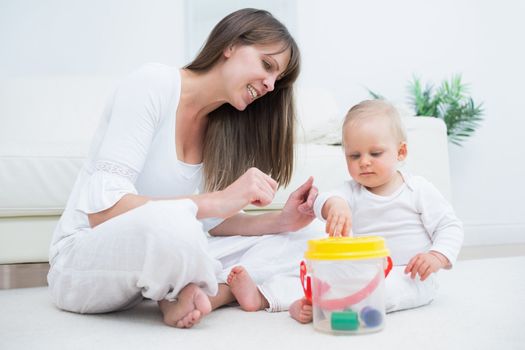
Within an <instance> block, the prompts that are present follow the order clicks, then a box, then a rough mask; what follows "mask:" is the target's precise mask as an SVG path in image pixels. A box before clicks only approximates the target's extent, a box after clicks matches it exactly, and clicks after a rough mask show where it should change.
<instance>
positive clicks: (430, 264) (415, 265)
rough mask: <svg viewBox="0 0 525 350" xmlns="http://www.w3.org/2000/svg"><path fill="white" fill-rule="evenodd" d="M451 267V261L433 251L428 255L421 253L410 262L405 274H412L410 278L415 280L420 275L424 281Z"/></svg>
mask: <svg viewBox="0 0 525 350" xmlns="http://www.w3.org/2000/svg"><path fill="white" fill-rule="evenodd" d="M449 265H450V261H449V260H448V259H447V257H446V256H444V255H443V254H441V253H439V252H436V251H435V250H431V251H429V252H428V253H419V254H417V255H416V256H414V257H413V258H412V259H410V261H409V262H408V265H407V266H406V268H405V273H410V278H412V279H414V278H415V277H416V275H419V278H420V280H421V281H424V280H426V279H427V278H428V276H430V274H432V273H434V272H437V271H439V270H440V269H442V268H444V267H447V266H449Z"/></svg>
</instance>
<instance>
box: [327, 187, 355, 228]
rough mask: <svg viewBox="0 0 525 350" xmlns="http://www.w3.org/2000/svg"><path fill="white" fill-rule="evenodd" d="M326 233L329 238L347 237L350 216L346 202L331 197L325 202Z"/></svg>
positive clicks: (350, 226) (350, 223) (350, 221)
mask: <svg viewBox="0 0 525 350" xmlns="http://www.w3.org/2000/svg"><path fill="white" fill-rule="evenodd" d="M325 207H326V208H327V209H328V210H327V215H326V233H328V235H329V236H330V237H337V236H345V237H346V236H348V235H350V229H351V228H352V214H351V212H350V208H349V207H348V204H347V203H346V201H345V200H344V199H342V198H339V197H332V198H330V199H329V200H327V201H326V203H325Z"/></svg>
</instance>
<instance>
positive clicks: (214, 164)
mask: <svg viewBox="0 0 525 350" xmlns="http://www.w3.org/2000/svg"><path fill="white" fill-rule="evenodd" d="M273 43H282V44H283V47H282V51H285V50H288V49H290V53H291V55H290V62H289V63H288V66H287V67H286V70H285V71H284V72H283V74H282V77H281V79H279V80H277V81H276V82H275V86H274V91H271V92H269V93H267V94H266V95H265V96H263V97H261V98H259V99H257V100H255V101H254V102H252V103H251V104H250V105H249V106H248V107H247V108H246V109H245V110H244V111H238V110H237V109H235V108H234V107H233V106H231V105H230V104H224V105H222V106H221V107H219V108H217V109H216V110H214V111H213V112H211V113H210V114H209V115H208V125H207V128H206V133H205V137H204V145H203V146H204V148H203V169H204V184H205V190H206V191H215V190H221V189H223V188H225V187H227V186H228V185H230V184H231V183H232V182H234V181H235V180H236V179H237V178H238V177H239V176H241V175H242V174H243V173H244V172H245V171H246V170H247V169H248V168H250V167H257V168H259V169H260V170H261V171H263V172H265V173H267V174H269V175H270V176H271V177H272V178H274V179H275V180H276V181H277V182H278V183H279V184H280V185H287V184H288V183H289V182H290V179H291V176H292V171H293V161H294V158H293V145H294V135H295V106H294V96H293V83H294V82H295V80H296V79H297V76H298V75H299V66H300V53H299V48H298V47H297V44H296V42H295V40H294V39H293V37H292V36H291V35H290V33H289V32H288V30H287V29H286V27H285V26H284V25H283V24H282V23H281V22H279V21H278V20H277V19H276V18H275V17H273V16H272V14H271V13H269V12H267V11H264V10H257V9H242V10H238V11H236V12H233V13H231V14H230V15H228V16H226V17H225V18H224V19H222V20H221V21H220V22H219V23H218V24H217V25H216V26H215V28H213V30H212V31H211V33H210V35H209V37H208V39H207V40H206V43H205V44H204V46H203V48H202V49H201V51H200V52H199V54H198V55H197V57H196V58H195V59H194V60H193V62H191V63H190V64H188V65H187V66H186V67H185V68H186V69H190V70H193V71H196V72H206V71H208V70H209V69H211V68H212V67H213V66H214V64H216V63H217V62H218V61H219V59H220V58H221V56H222V54H223V51H224V49H226V48H227V47H229V46H231V45H235V44H241V45H255V44H257V45H265V44H273Z"/></svg>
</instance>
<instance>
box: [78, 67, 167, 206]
mask: <svg viewBox="0 0 525 350" xmlns="http://www.w3.org/2000/svg"><path fill="white" fill-rule="evenodd" d="M168 77H169V76H168V75H167V74H166V72H165V71H164V70H163V69H162V66H160V65H155V64H148V65H144V66H143V67H142V68H141V69H139V70H138V71H136V72H134V73H133V74H131V75H130V76H129V77H128V78H127V79H125V80H124V81H123V82H122V83H121V84H120V85H119V86H118V87H117V90H116V92H115V95H114V97H113V99H112V101H110V103H109V105H108V107H107V108H106V111H105V115H104V119H103V120H102V124H101V126H100V127H99V130H98V131H97V134H96V136H95V140H94V145H93V148H92V150H91V154H90V159H89V161H88V164H87V165H86V170H87V173H88V179H87V181H86V182H85V184H84V186H83V187H82V188H81V189H80V194H79V199H78V202H77V206H76V209H77V210H79V211H81V212H83V213H85V214H92V213H98V212H100V211H103V210H106V209H108V208H111V207H112V206H114V205H115V203H117V202H118V201H119V200H120V199H121V198H122V197H123V196H124V195H126V194H137V189H136V188H135V182H136V180H137V177H138V176H139V174H140V172H141V170H142V168H143V166H144V163H145V160H146V158H147V156H148V151H149V148H150V145H151V143H152V140H153V138H154V136H155V133H156V130H157V128H158V126H159V124H160V121H161V120H160V119H161V117H162V107H163V104H164V103H166V100H167V98H168V96H167V95H169V94H168V93H167V92H169V91H170V89H169V86H168V85H167V84H169V79H168Z"/></svg>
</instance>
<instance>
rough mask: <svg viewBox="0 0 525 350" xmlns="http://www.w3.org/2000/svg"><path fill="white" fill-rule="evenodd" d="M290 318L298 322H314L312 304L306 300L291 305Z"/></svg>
mask: <svg viewBox="0 0 525 350" xmlns="http://www.w3.org/2000/svg"><path fill="white" fill-rule="evenodd" d="M289 312H290V316H292V318H293V319H294V320H296V321H297V322H301V323H310V322H312V304H310V302H309V301H308V300H306V299H305V298H302V299H299V300H296V301H294V302H293V303H292V305H290V310H289Z"/></svg>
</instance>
